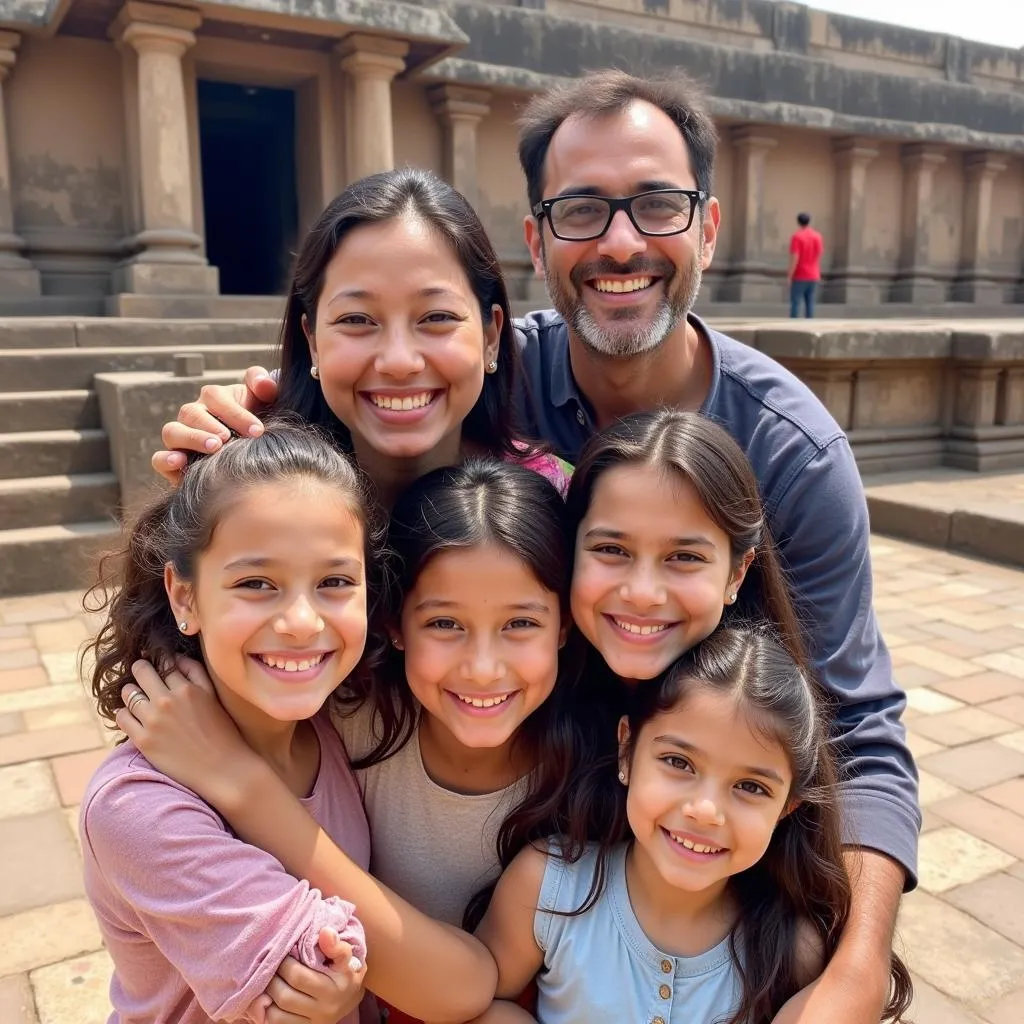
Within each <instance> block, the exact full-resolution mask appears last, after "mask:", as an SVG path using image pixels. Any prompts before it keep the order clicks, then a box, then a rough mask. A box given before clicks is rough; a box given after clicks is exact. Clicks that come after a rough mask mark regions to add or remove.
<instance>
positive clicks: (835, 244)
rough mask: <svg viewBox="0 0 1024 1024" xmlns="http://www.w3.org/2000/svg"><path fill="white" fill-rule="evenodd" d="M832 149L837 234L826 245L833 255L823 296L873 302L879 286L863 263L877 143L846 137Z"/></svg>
mask: <svg viewBox="0 0 1024 1024" xmlns="http://www.w3.org/2000/svg"><path fill="white" fill-rule="evenodd" d="M832 152H833V155H834V157H835V168H836V188H835V229H834V230H835V237H834V238H833V239H830V240H829V242H828V245H827V248H826V251H828V250H829V249H831V251H832V254H833V259H832V269H831V271H830V272H829V274H828V279H827V281H826V282H825V286H824V290H823V294H822V299H823V301H825V302H849V303H857V304H859V305H865V306H874V305H877V304H878V301H879V297H880V296H879V287H878V284H877V283H876V282H875V281H873V280H871V278H870V277H868V272H867V267H866V266H865V263H864V227H865V217H866V214H867V205H868V202H867V192H866V185H867V173H868V165H869V164H870V163H871V161H872V160H874V159H875V157H876V156H878V147H877V146H875V145H873V144H872V142H871V140H869V139H861V138H856V137H847V138H841V139H836V140H835V141H834V142H833V145H832Z"/></svg>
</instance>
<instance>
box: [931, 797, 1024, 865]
mask: <svg viewBox="0 0 1024 1024" xmlns="http://www.w3.org/2000/svg"><path fill="white" fill-rule="evenodd" d="M933 808H934V810H935V813H936V814H938V815H939V816H940V817H943V818H945V819H946V821H948V822H950V823H951V824H953V825H957V826H959V827H960V828H962V829H963V830H964V831H966V832H970V833H971V835H973V836H977V837H978V838H979V839H983V840H985V841H987V842H989V843H991V844H992V845H993V846H998V847H999V849H1001V850H1005V851H1006V852H1007V853H1009V854H1012V855H1013V856H1014V857H1016V858H1018V859H1019V860H1024V818H1022V817H1020V816H1019V815H1017V814H1014V813H1013V812H1012V811H1008V810H1006V809H1005V808H1003V807H999V806H997V805H996V804H993V803H989V801H988V800H982V799H981V798H980V797H978V796H974V795H972V794H970V793H963V794H961V795H960V796H954V797H950V798H949V799H948V800H939V801H936V802H935V804H933Z"/></svg>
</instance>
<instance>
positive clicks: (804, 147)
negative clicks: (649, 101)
mask: <svg viewBox="0 0 1024 1024" xmlns="http://www.w3.org/2000/svg"><path fill="white" fill-rule="evenodd" d="M966 14H967V15H968V16H969V5H968V7H967V9H966ZM0 22H2V26H0V28H2V31H0V81H2V85H0V90H2V103H0V315H3V314H35V315H39V314H74V315H89V314H100V313H110V314H119V315H126V316H191V317H196V316H199V317H201V316H248V315H261V314H265V315H266V314H272V313H273V312H274V311H276V309H277V308H278V305H279V299H277V298H275V296H279V295H280V294H281V293H282V291H283V289H284V286H285V282H286V280H287V274H288V265H289V258H290V257H289V253H290V252H292V251H293V250H294V246H295V243H296V239H297V238H298V237H299V235H300V233H301V232H302V230H303V229H304V227H305V226H307V225H308V224H309V223H310V221H311V220H312V219H313V218H314V217H315V216H316V215H317V213H318V212H319V211H320V210H321V208H322V207H323V206H324V205H325V203H326V202H327V201H328V200H329V199H330V198H331V197H332V196H334V195H335V194H336V193H337V192H338V191H339V190H340V189H341V188H342V187H343V186H344V185H345V184H346V182H348V181H351V180H353V179H354V178H356V177H359V176H361V175H364V174H367V173H369V172H372V171H376V170H380V169H382V168H387V167H391V166H394V165H402V164H407V163H408V164H416V165H420V166H425V167H429V168H433V169H435V170H437V171H438V172H440V173H443V174H445V175H447V176H448V178H449V179H450V180H451V181H453V182H454V183H455V184H456V185H457V186H458V187H459V188H460V189H461V190H462V191H463V192H464V193H465V194H466V195H467V196H468V197H469V198H470V199H471V200H472V202H473V203H474V204H475V205H476V207H477V208H478V210H479V211H480V213H481V216H482V217H483V220H484V222H485V224H486V225H487V227H488V229H489V231H490V232H491V235H492V238H493V239H494V241H495V243H496V246H497V248H498V250H499V252H500V254H501V256H502V259H503V261H504V263H505V265H506V267H507V269H508V272H509V278H510V286H511V291H512V294H513V296H514V297H515V298H516V299H517V300H518V301H519V303H520V305H529V304H532V303H542V302H543V300H544V296H543V286H542V284H541V282H539V281H537V280H536V279H535V278H534V277H533V275H532V271H531V268H530V266H529V261H528V259H527V255H526V249H525V246H524V244H523V241H522V218H523V214H524V212H525V209H526V202H525V190H524V186H523V182H522V179H521V175H520V172H519V168H518V164H517V161H516V157H515V118H516V112H517V108H518V107H519V106H520V105H521V104H522V103H523V102H524V100H525V99H526V98H527V97H529V95H530V94H531V93H532V92H534V91H536V90H537V89H539V88H542V87H543V86H545V85H546V84H548V83H550V82H552V81H554V80H557V79H558V78H559V77H564V76H573V75H577V74H579V73H580V72H582V71H584V70H587V69H590V68H596V67H604V66H612V65H614V66H618V67H622V68H626V69H628V70H632V71H636V72H640V73H643V72H645V71H658V70H664V69H683V70H685V71H687V72H689V73H690V74H692V75H695V76H697V77H698V78H699V79H701V80H702V81H703V82H704V83H705V85H706V87H707V89H708V91H709V93H710V95H711V97H712V110H713V113H714V116H715V118H716V120H717V123H718V126H719V129H720V134H721V149H720V156H719V162H718V169H717V175H716V181H715V192H716V194H717V195H718V196H719V198H720V200H721V202H722V204H723V211H724V220H723V234H722V236H721V237H722V240H721V243H720V245H719V248H718V252H717V254H716V257H715V265H714V268H713V269H712V271H711V272H710V273H709V274H708V275H707V278H706V282H705V287H704V290H703V293H702V297H701V303H702V308H704V309H705V310H707V309H708V308H709V307H716V306H717V308H718V310H719V311H721V312H725V311H727V310H731V311H732V312H737V311H739V309H740V308H741V307H740V305H739V304H742V309H743V310H750V311H753V312H756V311H758V310H759V309H762V310H766V309H768V308H769V307H771V304H773V303H774V304H775V306H774V307H771V308H778V304H779V303H780V301H781V299H782V296H783V293H784V288H785V271H786V266H787V258H788V257H787V243H788V238H789V234H790V232H791V231H792V230H793V228H794V226H795V218H796V214H797V213H798V212H799V211H801V210H806V211H808V212H810V213H811V214H812V215H813V217H814V224H815V226H816V227H818V228H819V229H820V230H821V231H822V233H823V234H824V236H825V238H826V243H827V252H826V261H825V268H826V274H827V281H826V285H825V288H824V298H825V300H826V301H827V302H831V303H833V304H834V305H833V306H832V307H831V309H832V310H833V311H834V312H835V313H837V314H843V313H845V314H856V315H873V316H878V315H886V314H887V313H889V314H896V313H906V312H907V311H908V310H909V309H911V308H913V309H914V310H915V311H924V310H932V309H935V308H937V307H943V311H949V310H950V309H951V308H952V307H947V306H945V305H944V304H948V303H958V304H962V305H960V306H959V307H957V308H958V309H959V310H960V312H961V313H971V312H974V313H983V312H984V313H989V314H991V313H996V314H1000V315H1012V314H1013V313H1014V312H1015V311H1014V304H1018V308H1017V310H1016V312H1018V313H1019V312H1020V310H1021V309H1022V308H1024V306H1022V305H1021V304H1024V52H1022V51H1020V50H1010V49H1003V48H999V47H994V46H986V45H981V44H976V43H970V42H966V41H964V40H961V39H957V38H951V37H947V36H941V35H931V34H927V33H924V32H918V31H911V30H908V29H898V28H892V27H888V26H884V25H880V24H876V23H872V22H867V21H862V20H858V19H855V18H850V17H840V16H837V15H832V14H826V13H823V12H819V11H815V10H813V9H810V8H808V7H806V6H803V5H801V4H794V3H774V2H769V0H418V2H417V0H406V2H397V0H196V2H189V0H182V2H175V3H164V2H153V0H127V2H124V0H0Z"/></svg>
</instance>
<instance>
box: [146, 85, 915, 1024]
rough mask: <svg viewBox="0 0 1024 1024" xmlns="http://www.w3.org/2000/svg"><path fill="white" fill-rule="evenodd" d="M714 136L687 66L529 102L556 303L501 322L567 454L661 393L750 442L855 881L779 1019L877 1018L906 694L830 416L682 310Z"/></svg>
mask: <svg viewBox="0 0 1024 1024" xmlns="http://www.w3.org/2000/svg"><path fill="white" fill-rule="evenodd" d="M715 146H716V133H715V129H714V125H713V123H712V122H711V119H710V118H709V117H708V115H707V114H706V113H705V111H704V109H703V106H702V102H701V99H700V97H699V96H698V95H697V94H696V92H695V91H694V89H693V87H692V85H691V84H690V83H688V82H687V81H685V80H683V79H678V78H677V79H665V80H646V79H640V78H634V77H632V76H630V75H627V74H625V73H624V72H620V71H603V72H597V73H595V74H591V75H587V76H585V77H584V78H581V79H578V80H576V81H573V82H569V83H567V84H565V85H563V86H559V87H556V88H554V89H552V90H549V91H548V92H546V93H543V94H541V95H539V96H537V97H536V98H535V99H534V100H533V101H532V102H531V103H530V105H529V106H528V108H527V109H526V111H525V113H524V115H523V118H522V121H521V133H520V144H519V156H520V162H521V163H522V166H523V171H524V173H525V175H526V182H527V192H528V196H529V203H530V210H531V213H530V215H529V216H527V218H526V221H525V230H526V242H527V245H528V246H529V250H530V254H531V257H532V259H533V263H534V267H535V268H536V270H537V272H538V273H540V274H543V276H544V279H545V281H546V283H547V287H548V292H549V294H550V296H551V301H552V303H553V305H554V307H555V308H554V310H547V311H543V312H538V313H532V314H530V315H529V316H527V317H526V318H525V320H523V321H520V322H519V323H518V324H517V328H518V335H519V340H520V342H521V344H522V346H523V349H522V351H523V361H524V365H525V371H526V376H527V385H528V386H527V387H526V388H525V389H524V391H523V394H522V395H521V410H520V412H521V414H522V418H523V420H524V421H525V425H527V426H528V427H530V428H532V429H531V433H532V434H534V435H535V436H537V437H540V438H543V439H544V440H546V441H547V442H548V443H549V444H551V445H552V447H553V448H554V449H555V450H556V451H557V452H558V454H559V455H561V456H563V457H565V458H566V459H568V460H569V461H570V462H571V461H574V460H575V458H576V456H577V455H578V453H579V451H580V449H581V448H582V446H583V444H584V443H585V442H586V440H587V439H588V438H589V437H590V436H591V435H592V434H593V432H594V431H595V430H596V429H599V428H600V427H602V426H604V425H606V424H609V423H612V422H614V421H615V420H616V419H618V418H619V417H621V416H625V415H628V414H629V413H633V412H639V411H643V410H649V409H655V408H658V407H660V406H666V405H668V406H677V407H680V408H684V409H692V410H699V411H700V412H702V413H703V414H704V415H706V416H709V417H710V418H712V419H715V420H717V421H718V422H719V423H721V424H722V425H723V426H724V427H725V428H726V429H728V430H729V431H730V433H732V435H733V436H734V437H735V438H736V439H737V441H738V442H739V443H740V445H741V446H742V447H743V449H744V450H745V451H746V453H747V456H748V457H749V459H750V461H751V464H752V465H753V467H754V470H755V472H756V474H757V477H758V480H759V483H760V487H761V494H762V498H763V500H764V504H765V511H766V514H767V517H768V521H769V524H770V526H771V529H772V533H773V536H774V538H775V541H776V543H777V544H778V546H779V551H780V554H781V556H782V559H783V561H784V564H785V566H786V569H787V571H788V574H789V578H790V582H791V584H792V586H793V588H794V590H795V591H796V595H797V597H798V599H799V605H800V609H801V611H802V612H803V613H804V615H805V617H806V633H807V639H808V641H809V645H810V648H811V653H812V656H813V659H814V665H815V669H816V671H817V674H818V677H819V679H820V680H821V682H822V683H823V684H824V685H825V686H826V687H827V689H828V690H829V692H830V693H831V695H832V697H833V698H834V702H835V706H836V717H835V732H836V745H837V753H838V755H839V758H840V769H841V772H842V775H843V780H844V781H843V797H844V807H843V813H844V816H845V820H846V822H847V831H848V837H849V839H848V841H849V843H850V847H849V853H848V860H849V863H850V867H851V878H852V881H853V887H854V900H853V909H852V913H851V917H850V921H849V924H848V925H847V927H846V929H845V931H844V933H843V936H842V938H841V940H840V945H839V948H838V950H837V952H836V955H835V956H834V957H833V959H832V961H831V963H830V964H829V965H828V967H827V968H826V970H825V973H824V974H823V975H822V976H821V978H820V979H819V980H818V981H817V982H816V983H815V984H814V985H812V986H810V987H809V988H808V989H805V990H804V991H803V992H802V993H800V994H798V995H797V996H796V997H794V999H793V1000H792V1001H791V1002H790V1003H789V1004H787V1006H786V1008H785V1009H784V1010H783V1011H782V1013H781V1014H780V1015H779V1016H778V1017H777V1018H776V1024H822V1022H823V1021H828V1022H829V1024H877V1021H878V1020H879V1018H880V1016H881V1008H882V1005H883V1003H884V1002H885V1000H886V995H887V991H888V980H889V951H890V945H891V937H892V931H893V927H894V922H895V916H896V910H897V908H898V905H899V899H900V894H901V892H902V891H903V889H904V887H908V888H909V887H910V886H912V885H913V884H915V882H914V873H915V868H916V858H917V834H918V830H919V828H920V821H921V817H920V810H919V808H918V803H917V776H916V771H915V768H914V763H913V759H912V757H911V755H910V753H909V751H908V749H907V747H906V742H905V734H904V731H903V727H902V724H901V722H900V716H901V714H902V711H903V708H904V706H905V698H904V695H903V694H902V692H901V691H900V690H899V688H898V687H897V686H896V684H895V683H894V681H893V678H892V664H891V661H890V659H889V655H888V652H887V651H886V648H885V645H884V643H883V641H882V638H881V636H880V634H879V630H878V624H877V622H876V620H875V616H874V613H873V611H872V607H871V563H870V556H869V551H868V539H869V531H868V517H867V507H866V503H865V500H864V493H863V489H862V487H861V483H860V477H859V475H858V472H857V467H856V465H855V463H854V460H853V455H852V453H851V451H850V446H849V444H848V442H847V439H846V437H845V435H844V434H843V431H842V430H841V429H840V427H839V426H838V425H837V424H836V422H835V420H834V419H833V418H832V417H831V416H830V415H829V414H828V412H827V411H826V410H825V408H824V406H822V404H821V403H820V402H819V401H818V399H817V398H816V397H815V396H814V395H813V394H812V393H811V391H810V390H809V389H808V388H807V387H806V386H805V385H804V384H802V383H801V382H800V381H799V380H797V378H796V377H794V376H793V375H792V374H791V373H789V372H788V371H786V370H785V369H784V368H783V367H781V366H779V365H778V364H777V363H776V362H774V361H773V360H772V359H770V358H769V357H768V356H766V355H764V354H763V353H760V352H757V351H756V350H755V349H752V348H749V347H748V346H746V345H743V344H741V343H740V342H738V341H736V340H734V339H732V338H729V337H728V336H726V335H724V334H721V333H719V332H718V331H714V330H712V329H711V328H710V327H708V326H707V325H706V324H705V323H703V321H701V320H700V319H699V318H698V317H696V316H694V314H693V313H692V308H693V304H694V301H695V300H696V298H697V292H698V290H699V288H700V283H701V276H702V274H703V272H704V270H706V269H707V267H708V266H709V265H710V264H711V260H712V258H713V256H714V252H715V242H716V239H717V236H718V227H719V223H720V220H721V210H720V207H719V202H718V200H717V199H716V198H715V197H714V193H713V189H712V177H713V172H714V160H715ZM246 384H247V388H246V389H244V390H242V389H232V388H222V389H219V390H218V389H207V392H206V393H207V394H208V395H210V396H212V398H211V399H209V400H208V402H207V405H206V406H203V405H202V403H193V404H192V406H191V407H190V406H185V407H184V408H183V410H182V422H181V423H177V424H169V425H168V426H167V427H166V428H165V430H164V441H165V443H166V444H167V447H168V448H184V449H188V448H192V447H197V446H199V447H198V450H202V449H201V444H202V438H203V437H204V436H211V435H205V434H204V433H203V432H204V431H205V430H208V429H209V426H208V424H209V422H210V417H209V414H210V413H212V414H213V415H214V416H215V417H217V418H219V419H220V421H221V422H222V423H223V424H224V425H225V426H227V427H230V428H232V429H234V430H237V431H238V432H245V431H247V430H248V429H249V426H250V424H252V423H253V422H254V419H253V416H252V414H251V413H249V412H248V411H246V406H248V407H249V408H251V409H259V408H261V407H262V406H263V405H264V404H265V403H269V402H272V401H273V399H274V397H275V394H276V384H275V382H274V381H273V380H272V379H271V378H270V376H269V375H268V374H267V373H266V371H265V370H262V369H261V368H258V367H254V368H252V369H250V370H249V371H248V373H247V374H246ZM239 391H241V393H239ZM197 438H199V440H197ZM153 462H154V466H155V467H156V468H157V469H158V470H159V471H160V472H162V473H163V474H164V475H165V476H167V477H168V478H171V479H173V478H175V477H176V476H177V474H178V472H179V469H180V466H179V462H180V456H175V455H174V454H173V453H171V452H158V453H157V454H156V455H155V456H154V460H153ZM744 596H745V595H743V594H741V600H743V599H744Z"/></svg>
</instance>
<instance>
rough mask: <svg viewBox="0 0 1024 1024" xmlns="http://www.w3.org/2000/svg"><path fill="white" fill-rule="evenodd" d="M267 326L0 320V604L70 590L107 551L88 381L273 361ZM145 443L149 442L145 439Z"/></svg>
mask: <svg viewBox="0 0 1024 1024" xmlns="http://www.w3.org/2000/svg"><path fill="white" fill-rule="evenodd" d="M276 329H277V322H276V321H271V320H250V321H209V322H200V321H144V320H122V319H114V318H96V319H89V320H85V319H72V318H66V319H41V320H31V319H25V318H17V319H14V318H11V319H0V596H10V595H15V594H29V593H36V592H43V591H50V590H74V589H78V588H81V587H83V586H85V585H88V583H90V582H91V580H92V578H93V577H94V575H95V559H96V554H97V552H98V551H99V550H101V549H109V548H111V547H113V546H114V545H115V544H116V543H117V539H118V533H119V525H118V519H117V516H118V512H119V508H118V504H119V494H120V489H119V486H118V481H117V478H116V476H115V475H114V473H113V472H112V470H111V461H110V446H109V441H108V437H107V434H106V431H105V430H104V429H103V424H102V422H101V419H100V410H99V403H98V401H97V396H96V392H95V391H94V390H93V377H94V375H95V374H97V373H111V372H119V371H148V372H161V371H165V372H170V371H171V368H172V364H173V361H174V356H175V355H176V354H177V353H181V352H196V353H201V354H202V355H203V357H204V362H205V366H206V369H207V370H210V371H221V372H223V371H233V370H239V371H241V370H243V369H244V368H245V367H246V366H249V365H251V364H252V363H263V364H266V363H267V362H268V361H269V360H271V359H272V352H273V345H274V340H275V334H276ZM154 440H155V439H154Z"/></svg>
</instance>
